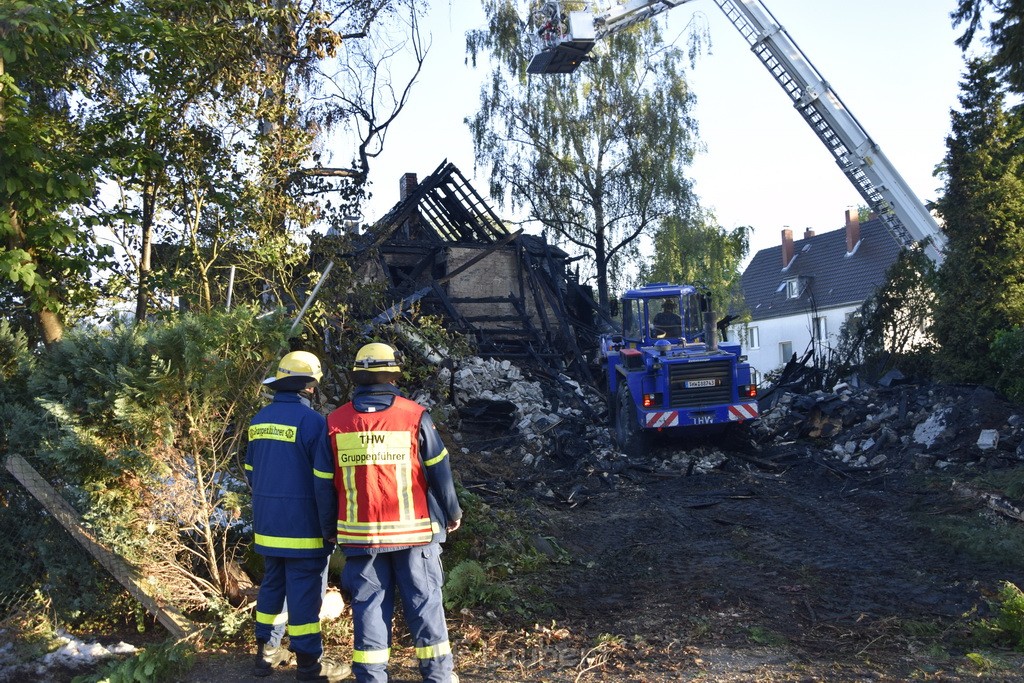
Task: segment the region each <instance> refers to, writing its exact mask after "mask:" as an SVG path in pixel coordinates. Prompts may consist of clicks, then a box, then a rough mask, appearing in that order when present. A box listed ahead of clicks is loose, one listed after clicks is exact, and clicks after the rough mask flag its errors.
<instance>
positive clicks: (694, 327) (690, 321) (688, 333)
mask: <svg viewBox="0 0 1024 683" xmlns="http://www.w3.org/2000/svg"><path fill="white" fill-rule="evenodd" d="M683 305H684V306H685V307H686V316H685V318H684V319H683V335H684V336H685V337H686V338H687V339H688V340H689V341H691V342H692V341H694V340H695V339H699V340H704V311H705V310H707V302H706V301H705V300H704V297H702V296H701V295H699V294H689V295H686V296H684V297H683Z"/></svg>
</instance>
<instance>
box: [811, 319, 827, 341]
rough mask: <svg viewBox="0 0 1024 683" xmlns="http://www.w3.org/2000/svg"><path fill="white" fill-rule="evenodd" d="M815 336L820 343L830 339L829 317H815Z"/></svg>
mask: <svg viewBox="0 0 1024 683" xmlns="http://www.w3.org/2000/svg"><path fill="white" fill-rule="evenodd" d="M814 338H815V339H817V340H818V343H819V344H820V343H823V342H824V341H825V340H826V339H828V319H827V318H815V319H814Z"/></svg>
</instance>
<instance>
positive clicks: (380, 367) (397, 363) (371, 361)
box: [352, 342, 402, 372]
mask: <svg viewBox="0 0 1024 683" xmlns="http://www.w3.org/2000/svg"><path fill="white" fill-rule="evenodd" d="M401 363H402V354H401V352H399V351H396V350H395V348H394V347H393V346H391V345H390V344H382V343H380V342H373V343H372V344H366V345H365V346H363V347H362V348H361V349H359V350H358V351H356V360H355V363H353V364H352V370H368V371H370V372H401V371H402V365H401Z"/></svg>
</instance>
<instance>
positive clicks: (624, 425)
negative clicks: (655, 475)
mask: <svg viewBox="0 0 1024 683" xmlns="http://www.w3.org/2000/svg"><path fill="white" fill-rule="evenodd" d="M650 438H651V437H650V433H649V432H648V431H647V430H646V429H643V428H642V427H640V423H639V422H638V421H637V419H636V403H634V401H633V395H632V394H631V393H630V391H629V387H628V386H627V385H626V383H625V382H623V383H622V384H621V385H619V390H618V392H617V394H616V401H615V443H616V445H617V446H618V447H619V449H620V450H621V451H622V452H623V453H625V454H626V455H627V456H628V457H630V458H638V457H642V456H644V455H647V450H648V447H649V446H650Z"/></svg>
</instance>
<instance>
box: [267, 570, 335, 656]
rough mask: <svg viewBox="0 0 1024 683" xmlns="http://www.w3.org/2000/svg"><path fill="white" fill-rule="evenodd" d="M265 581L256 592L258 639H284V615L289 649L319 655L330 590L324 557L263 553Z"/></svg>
mask: <svg viewBox="0 0 1024 683" xmlns="http://www.w3.org/2000/svg"><path fill="white" fill-rule="evenodd" d="M263 560H264V573H263V583H261V584H260V592H259V595H258V596H256V640H257V642H264V643H267V644H268V645H270V646H271V647H276V646H277V645H279V644H280V643H281V636H282V634H283V631H284V623H285V619H284V617H285V616H287V623H288V640H289V647H288V649H289V650H291V651H292V652H297V653H298V652H301V653H303V654H308V655H313V656H315V657H316V658H318V659H319V658H320V656H321V655H322V654H323V651H324V645H323V640H322V639H321V637H320V606H321V605H322V604H323V599H324V593H325V592H326V591H327V565H328V561H329V560H330V557H329V556H324V557H271V556H264V558H263Z"/></svg>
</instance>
